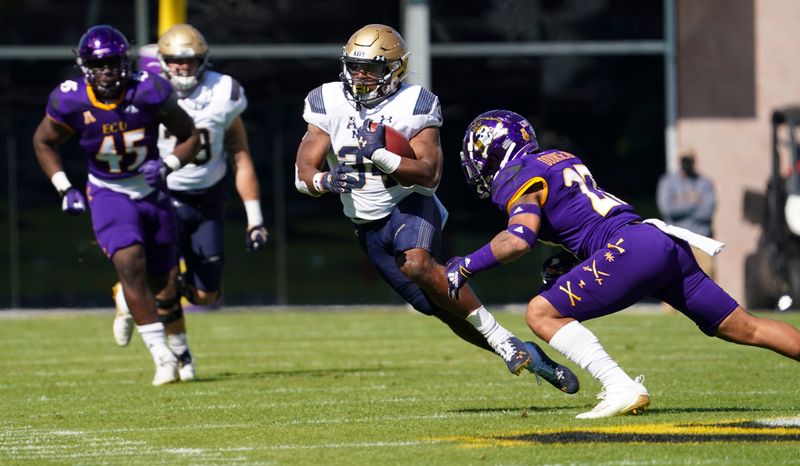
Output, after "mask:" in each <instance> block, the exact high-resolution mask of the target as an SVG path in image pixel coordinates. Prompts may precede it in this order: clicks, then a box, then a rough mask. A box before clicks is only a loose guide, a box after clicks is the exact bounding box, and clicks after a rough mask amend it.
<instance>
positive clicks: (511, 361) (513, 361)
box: [494, 335, 531, 375]
mask: <svg viewBox="0 0 800 466" xmlns="http://www.w3.org/2000/svg"><path fill="white" fill-rule="evenodd" d="M494 351H495V352H496V353H497V354H499V355H500V357H501V358H503V361H505V362H506V366H508V370H509V371H511V373H512V374H514V375H519V373H520V372H522V369H525V368H526V367H528V364H530V363H531V355H530V354H529V353H528V350H527V349H526V348H525V345H524V344H523V343H522V342H521V341H520V339H519V338H517V337H515V336H513V335H509V337H508V338H506V339H505V340H503V342H501V343H500V344H499V345H497V347H495V349H494Z"/></svg>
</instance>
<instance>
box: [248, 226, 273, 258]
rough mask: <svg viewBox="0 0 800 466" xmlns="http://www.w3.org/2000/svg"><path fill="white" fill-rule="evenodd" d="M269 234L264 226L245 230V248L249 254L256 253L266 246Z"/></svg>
mask: <svg viewBox="0 0 800 466" xmlns="http://www.w3.org/2000/svg"><path fill="white" fill-rule="evenodd" d="M267 238H269V232H267V229H266V228H265V227H264V225H257V226H254V227H252V228H250V229H248V230H247V237H246V238H245V240H244V241H245V247H246V248H247V250H248V251H249V252H253V251H258V250H259V249H262V248H263V247H264V246H265V245H266V244H267Z"/></svg>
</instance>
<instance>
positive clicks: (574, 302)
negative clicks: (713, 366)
mask: <svg viewBox="0 0 800 466" xmlns="http://www.w3.org/2000/svg"><path fill="white" fill-rule="evenodd" d="M541 295H542V296H543V297H544V298H545V299H547V301H549V302H550V303H551V304H552V305H553V306H554V307H555V308H556V310H558V312H559V313H560V314H561V315H563V316H565V317H572V318H574V319H576V320H578V321H584V320H589V319H593V318H595V317H601V316H604V315H608V314H612V313H614V312H617V311H620V310H622V309H625V308H627V307H629V306H632V305H634V304H636V303H638V302H639V301H640V300H641V299H642V298H645V297H648V296H651V297H654V298H658V299H660V300H662V301H665V302H667V303H668V304H669V305H671V306H672V307H674V308H675V309H677V310H678V311H680V312H682V313H683V314H685V315H686V316H687V317H689V318H690V319H692V321H694V322H695V324H697V326H698V327H699V328H700V330H702V331H703V333H705V334H706V335H710V336H713V335H714V334H715V333H716V331H717V328H718V327H719V325H720V324H721V323H722V321H723V320H724V319H725V317H727V316H728V315H729V314H730V313H731V312H733V311H734V310H735V309H736V307H737V306H738V303H737V302H736V301H735V300H734V299H733V298H731V297H730V295H728V293H726V292H725V291H724V290H723V289H722V288H720V286H719V285H717V284H716V283H715V282H714V281H713V280H712V279H711V278H709V277H708V275H706V274H705V273H704V272H703V271H702V270H701V269H700V266H698V265H697V261H695V259H694V256H693V255H692V249H691V247H690V246H689V245H688V244H687V243H686V242H685V241H683V240H679V239H676V238H672V237H670V236H668V235H666V234H665V233H663V232H661V230H659V229H657V228H656V227H654V226H652V225H647V224H641V223H637V224H631V225H626V226H624V227H622V228H620V229H619V230H617V231H616V232H615V233H614V235H612V236H611V239H610V241H609V242H608V243H607V244H606V246H605V247H604V248H601V249H599V250H597V251H595V252H594V254H592V255H591V256H590V257H589V258H587V259H586V260H584V261H583V262H581V263H580V264H578V265H577V266H575V267H574V268H573V269H572V270H570V271H569V272H567V273H565V274H564V275H562V276H561V277H559V278H558V280H556V281H555V283H553V285H552V286H551V287H549V289H547V290H546V291H543V292H542V293H541Z"/></svg>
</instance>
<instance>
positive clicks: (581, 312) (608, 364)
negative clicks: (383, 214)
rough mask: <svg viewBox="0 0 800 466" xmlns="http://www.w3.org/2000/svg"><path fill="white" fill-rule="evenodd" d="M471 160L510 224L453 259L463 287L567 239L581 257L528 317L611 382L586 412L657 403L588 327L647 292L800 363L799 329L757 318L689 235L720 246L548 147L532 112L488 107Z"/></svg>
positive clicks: (484, 191)
mask: <svg viewBox="0 0 800 466" xmlns="http://www.w3.org/2000/svg"><path fill="white" fill-rule="evenodd" d="M461 159H462V169H463V171H464V176H465V177H466V179H467V184H468V185H469V186H470V187H471V188H472V189H473V190H474V191H475V192H476V193H477V194H478V196H479V197H480V198H482V199H488V198H491V199H492V202H493V203H494V204H495V205H496V206H497V208H498V209H500V210H501V211H502V212H504V213H506V214H507V215H508V217H509V220H508V228H507V229H506V230H504V231H501V232H500V233H498V234H497V235H496V236H495V237H494V238H493V239H492V240H491V241H490V242H489V243H487V244H486V245H484V246H483V247H481V248H480V249H478V250H477V251H475V252H473V253H472V254H469V255H467V256H464V257H454V258H452V259H451V260H450V261H449V262H448V265H447V278H448V282H449V285H448V286H449V290H450V293H451V294H452V295H455V296H457V295H458V294H459V291H460V290H462V289H463V287H464V285H465V284H466V283H467V281H468V280H469V279H470V278H471V277H473V276H475V274H476V273H478V272H481V271H483V270H486V269H489V268H491V267H495V266H497V265H500V264H501V263H506V262H509V261H512V260H514V259H516V258H518V257H520V256H522V255H524V254H526V253H527V252H528V251H530V250H531V248H533V247H534V245H535V244H536V241H537V240H540V241H542V242H546V243H548V244H560V245H561V246H563V247H564V248H565V249H566V250H568V251H570V252H571V253H572V254H573V255H575V256H576V257H577V258H578V260H579V261H581V262H580V263H579V264H577V265H576V266H575V267H573V268H572V269H571V270H569V271H568V272H566V273H564V274H563V275H561V276H559V277H558V278H555V276H552V274H553V272H555V274H558V273H559V272H558V267H557V264H554V263H553V262H552V261H550V262H548V264H546V267H545V272H546V274H545V281H548V282H549V283H547V284H546V285H545V287H544V290H543V291H542V292H541V293H540V294H539V295H538V296H536V297H534V298H533V299H532V300H531V301H530V303H528V310H527V316H526V317H527V321H528V326H529V327H530V328H531V330H532V331H533V332H534V333H535V334H536V335H537V336H539V338H542V339H543V340H545V341H547V342H548V343H550V346H552V347H553V348H555V349H556V350H558V351H559V352H561V354H563V355H564V356H566V357H567V358H568V359H569V360H571V361H573V362H574V363H576V364H578V365H579V366H581V367H582V368H584V369H586V370H588V371H589V373H591V374H592V376H593V377H595V378H596V379H597V380H598V381H599V382H600V383H601V384H602V385H603V393H602V401H601V402H600V403H599V404H598V405H597V406H595V408H594V409H592V410H591V411H589V412H585V413H581V414H579V415H578V416H577V417H578V418H581V419H591V418H602V417H609V416H614V415H617V414H625V413H628V412H638V411H640V410H643V409H644V408H646V407H647V406H648V405H649V404H650V395H649V393H648V391H647V389H646V388H645V387H644V385H642V383H641V382H642V379H639V378H637V380H632V379H631V378H630V377H629V376H628V375H627V374H626V373H625V372H624V371H623V370H622V368H620V367H619V366H618V365H617V363H616V362H615V361H614V360H613V359H612V358H611V357H610V356H609V355H608V354H607V353H606V352H605V350H604V349H603V347H602V346H601V345H600V343H599V342H598V340H597V338H596V337H595V336H594V334H592V332H591V331H589V330H588V329H587V328H586V327H584V326H583V325H582V324H581V323H580V322H582V321H584V320H588V319H592V318H595V317H601V316H604V315H607V314H612V313H614V312H617V311H619V310H621V309H624V308H626V307H629V306H631V305H634V304H636V303H637V302H639V301H640V300H641V299H642V298H645V297H647V296H652V297H655V298H658V299H661V300H663V301H665V302H666V303H668V304H670V305H671V306H673V307H674V308H675V309H677V310H679V311H680V312H682V313H683V314H685V315H686V316H687V317H689V318H690V319H692V321H694V322H695V324H697V326H698V327H699V328H700V330H701V331H702V332H703V333H705V334H706V335H709V336H716V337H719V338H721V339H723V340H727V341H732V342H734V343H740V344H744V345H752V346H760V347H763V348H768V349H771V350H773V351H775V352H777V353H779V354H782V355H784V356H787V357H789V358H792V359H795V360H798V359H800V331H798V330H797V329H796V328H794V327H792V326H791V325H789V324H787V323H785V322H780V321H777V320H771V319H764V318H758V317H755V316H753V315H751V314H749V313H748V312H747V311H745V310H744V309H742V307H740V306H739V305H738V304H737V303H736V301H734V300H733V298H731V297H730V296H729V295H728V294H727V293H726V292H725V291H724V290H722V288H720V287H719V285H717V284H716V283H715V282H714V281H713V280H711V279H710V278H709V277H708V276H707V275H706V274H705V273H704V272H703V271H702V270H701V269H700V267H699V266H698V265H697V261H696V260H695V259H694V256H693V254H692V249H691V247H690V243H691V244H693V245H696V246H698V247H700V248H702V249H705V250H708V251H709V252H710V253H712V254H715V253H716V252H718V251H719V250H720V249H721V247H722V244H721V243H718V242H716V241H714V240H712V239H710V238H706V237H704V236H700V235H696V234H693V233H691V232H689V231H688V230H684V229H681V228H676V227H672V226H667V225H664V224H663V222H660V223H659V222H655V223H658V225H653V224H651V223H649V222H652V221H650V220H647V221H642V219H641V218H640V217H639V216H638V215H637V214H636V213H635V212H634V210H633V207H631V206H630V205H628V204H626V203H625V202H623V201H622V200H620V199H619V198H617V197H615V196H613V195H611V194H610V193H608V192H606V191H603V190H602V189H600V187H598V185H597V182H596V180H595V179H594V178H593V177H592V174H591V173H590V171H589V169H588V168H587V166H586V165H585V164H584V163H583V161H581V159H579V158H578V157H576V156H575V155H573V154H570V153H568V152H564V151H560V150H547V151H541V150H540V149H539V143H538V141H537V140H536V133H535V132H534V130H533V127H532V126H531V124H530V123H529V122H528V120H526V119H525V118H523V117H522V116H520V115H518V114H516V113H514V112H510V111H507V110H492V111H489V112H486V113H483V114H481V115H479V116H478V117H477V118H475V120H473V121H472V123H471V124H470V125H469V127H468V128H467V131H466V135H465V136H464V142H463V151H462V153H461ZM662 230H665V231H666V232H668V233H670V234H671V235H675V236H679V237H683V238H685V239H687V240H688V241H689V242H687V241H686V240H684V239H679V238H677V237H674V236H670V235H668V234H665V232H664V231H662ZM547 274H550V275H551V276H549V277H548V275H547ZM553 278H555V280H553Z"/></svg>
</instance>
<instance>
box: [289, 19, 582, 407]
mask: <svg viewBox="0 0 800 466" xmlns="http://www.w3.org/2000/svg"><path fill="white" fill-rule="evenodd" d="M407 67H408V53H407V52H406V47H405V43H404V42H403V39H402V37H400V35H399V34H398V33H397V31H395V30H394V29H392V28H391V27H388V26H384V25H381V24H370V25H367V26H364V27H363V28H361V29H359V30H358V31H356V32H355V33H354V34H353V35H352V36H351V37H350V39H349V40H348V41H347V44H346V45H345V46H344V51H343V53H342V72H341V74H340V80H339V81H335V82H329V83H325V84H323V85H322V86H320V87H317V88H316V89H314V90H312V91H311V92H310V93H309V94H308V96H307V97H306V99H305V110H304V113H303V118H304V119H305V121H306V122H307V123H308V130H307V132H306V134H305V136H304V137H303V140H302V141H301V143H300V146H299V147H298V150H297V161H296V187H297V189H298V190H299V191H300V192H302V193H305V194H308V195H311V196H320V195H322V194H324V193H329V192H330V193H335V194H339V197H340V199H341V202H342V206H343V207H344V214H345V215H346V216H347V217H348V218H349V219H350V220H351V221H352V222H353V227H354V228H355V232H356V236H357V237H358V242H359V245H360V246H361V248H362V249H363V250H364V252H365V253H366V254H367V256H368V257H369V259H370V261H371V262H372V264H373V265H374V266H375V268H376V269H377V270H378V271H379V273H380V274H381V276H382V277H383V279H384V280H385V281H386V283H388V284H389V286H391V287H392V288H393V289H394V290H395V291H396V292H397V293H398V294H399V295H400V296H402V297H403V299H404V300H405V301H406V302H408V303H409V304H411V305H412V306H413V307H414V308H415V309H416V310H418V311H419V312H422V313H423V314H426V315H430V316H435V317H437V318H438V319H440V320H441V321H442V322H444V323H445V324H447V325H448V326H449V327H450V328H451V329H452V330H453V332H455V333H456V334H457V335H458V336H459V337H461V338H462V339H464V340H466V341H468V342H469V343H472V344H473V345H475V346H478V347H480V348H483V349H486V350H489V351H494V352H495V353H497V354H498V355H500V356H501V357H502V358H503V359H504V361H505V362H506V365H507V367H508V369H509V371H511V372H512V373H513V374H517V375H518V374H519V373H520V372H521V371H522V370H523V369H528V370H529V371H531V372H534V373H535V374H538V375H539V376H541V377H542V378H544V379H545V380H547V381H548V382H550V383H551V384H553V385H554V386H556V387H557V388H559V389H560V390H563V391H565V392H567V393H575V392H576V391H578V387H579V386H578V380H577V378H576V377H575V376H574V374H573V373H572V372H571V371H570V370H569V369H568V368H566V367H564V366H561V365H559V364H556V363H555V362H553V361H552V360H550V359H549V358H548V357H547V356H546V355H545V354H544V352H542V351H541V349H540V348H539V347H538V346H537V345H535V344H533V343H530V342H529V343H523V342H521V341H520V340H519V339H518V338H516V337H515V336H514V335H512V334H511V332H509V331H508V330H506V329H505V328H503V326H501V325H500V324H499V323H498V322H497V321H496V320H495V318H494V316H492V314H491V313H490V312H489V311H487V310H486V308H485V307H484V306H483V305H481V303H480V301H479V300H478V298H477V297H476V296H475V295H474V294H473V293H472V291H471V290H470V289H469V288H466V289H465V290H464V293H462V295H461V298H460V299H451V298H450V297H448V294H447V280H446V279H445V278H444V268H443V267H442V266H441V265H440V264H439V263H437V261H436V259H435V256H436V254H438V253H439V247H440V240H441V230H442V228H443V226H444V222H445V219H446V216H447V211H446V210H445V208H444V207H443V206H442V204H441V203H440V202H439V201H438V199H437V198H436V195H435V191H436V187H437V186H438V184H439V180H440V177H441V172H442V159H443V156H442V149H441V146H440V143H439V127H440V126H441V124H442V116H441V108H440V106H439V100H438V98H437V97H436V95H434V94H433V93H432V92H430V91H429V90H427V89H425V88H423V87H421V86H417V85H410V84H407V83H405V77H406V69H407ZM370 121H373V122H375V123H379V124H380V125H379V126H378V127H377V129H376V130H375V131H371V130H370V128H369V123H370ZM381 125H386V126H391V127H392V128H394V129H395V130H397V131H399V132H400V133H401V134H402V135H403V136H404V137H405V138H406V139H408V140H409V142H410V145H411V147H412V148H413V150H414V153H415V154H416V158H415V159H412V158H401V157H400V156H399V155H397V154H394V153H392V152H390V151H388V150H387V149H386V148H385V145H386V142H385V135H384V128H383V127H382V126H381ZM330 148H332V149H333V152H331V153H329V149H330ZM326 156H327V165H328V171H322V170H323V164H324V163H325V162H326Z"/></svg>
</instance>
